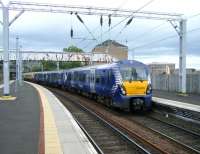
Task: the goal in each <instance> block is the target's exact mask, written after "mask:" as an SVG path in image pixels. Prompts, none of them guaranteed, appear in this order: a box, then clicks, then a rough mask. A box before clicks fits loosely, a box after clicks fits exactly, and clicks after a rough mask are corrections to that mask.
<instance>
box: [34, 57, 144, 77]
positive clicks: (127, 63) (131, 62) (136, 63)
mask: <svg viewBox="0 0 200 154" xmlns="http://www.w3.org/2000/svg"><path fill="white" fill-rule="evenodd" d="M131 65H132V66H136V67H144V68H146V69H148V66H147V65H145V64H144V63H142V62H139V61H136V60H121V61H117V62H113V63H111V64H100V65H92V66H84V67H77V68H72V69H66V70H60V71H45V72H34V73H37V74H43V73H62V72H68V71H72V72H73V71H77V70H79V71H81V70H83V71H84V70H87V69H103V68H111V67H120V66H131Z"/></svg>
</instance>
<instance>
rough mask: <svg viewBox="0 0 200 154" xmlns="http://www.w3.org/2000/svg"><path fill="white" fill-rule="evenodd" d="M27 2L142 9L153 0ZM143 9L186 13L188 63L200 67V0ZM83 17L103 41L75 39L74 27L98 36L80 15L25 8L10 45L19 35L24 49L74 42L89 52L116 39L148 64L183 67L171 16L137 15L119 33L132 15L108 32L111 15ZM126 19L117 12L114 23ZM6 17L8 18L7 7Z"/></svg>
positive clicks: (174, 0) (158, 0)
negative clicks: (158, 18) (160, 18)
mask: <svg viewBox="0 0 200 154" xmlns="http://www.w3.org/2000/svg"><path fill="white" fill-rule="evenodd" d="M1 1H2V2H3V3H7V2H8V1H7V0H1ZM16 1H17V0H16ZM18 1H19V0H18ZM22 2H38V3H52V4H64V5H79V6H92V7H107V8H118V9H130V10H138V9H139V8H141V7H142V6H144V4H146V3H148V2H150V0H140V1H138V0H84V1H83V0H57V1H55V0H22ZM140 11H153V12H167V13H180V14H183V17H184V18H186V19H187V31H188V33H187V51H186V52H187V67H188V68H196V69H200V43H199V40H200V39H199V38H200V0H152V1H151V2H150V3H149V5H147V6H146V7H144V8H142V9H141V10H140ZM17 13H18V12H17V11H10V16H9V17H10V20H12V18H13V17H14V16H15V15H16V14H17ZM194 15H197V16H194ZM80 17H81V18H82V19H83V21H84V23H85V25H86V26H87V28H88V29H89V30H90V31H91V32H92V34H93V35H94V37H95V38H97V41H94V40H78V39H70V29H71V27H72V28H73V31H74V37H75V38H89V39H91V38H92V36H91V35H90V34H89V32H88V31H87V30H86V28H85V27H84V25H82V24H81V23H80V21H79V20H78V19H77V18H76V16H75V15H70V14H58V13H44V12H37V13H36V12H25V13H24V14H22V16H20V17H19V18H18V19H17V20H16V21H15V22H14V23H13V24H12V25H11V26H10V48H11V49H13V48H15V40H16V39H15V38H16V36H17V35H19V37H20V44H21V46H22V50H34V51H62V49H63V48H64V47H68V46H69V45H72V44H73V45H76V46H78V47H79V48H82V49H83V50H84V51H85V52H90V51H91V50H92V49H93V48H94V46H95V45H96V44H98V43H100V42H101V41H105V40H107V39H112V40H116V41H118V42H119V43H122V44H125V45H127V46H128V48H129V57H130V58H133V57H134V59H136V60H139V61H142V62H144V63H151V62H169V63H175V64H176V67H178V56H179V39H178V34H177V32H176V31H175V29H174V28H173V27H172V25H171V24H170V23H169V22H168V21H165V20H150V19H139V18H134V19H133V21H132V22H131V24H130V25H128V26H127V27H126V28H125V29H124V30H123V31H122V32H121V33H119V32H120V31H121V30H122V28H123V27H124V25H125V24H126V22H127V21H128V20H129V19H127V20H125V21H124V22H122V23H121V24H119V25H118V26H117V27H116V28H113V29H112V30H111V31H110V32H107V33H106V31H108V29H109V26H108V17H107V16H104V17H103V26H102V28H101V26H100V16H95V15H81V14H80ZM123 19H124V17H111V27H112V26H113V25H115V24H116V23H118V22H120V21H122V20H123ZM0 20H1V21H2V11H1V12H0ZM177 24H178V23H177ZM101 33H102V38H101ZM171 36H172V37H171ZM0 38H2V26H1V28H0ZM0 48H2V39H0Z"/></svg>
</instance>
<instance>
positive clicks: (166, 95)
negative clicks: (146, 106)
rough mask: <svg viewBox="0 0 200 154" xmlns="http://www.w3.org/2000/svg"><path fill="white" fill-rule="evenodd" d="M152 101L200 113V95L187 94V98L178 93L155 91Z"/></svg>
mask: <svg viewBox="0 0 200 154" xmlns="http://www.w3.org/2000/svg"><path fill="white" fill-rule="evenodd" d="M152 100H153V101H154V102H156V103H162V104H166V105H171V106H175V107H178V108H184V109H188V110H192V111H197V112H200V95H195V94H187V96H182V95H179V94H178V93H176V92H167V91H159V90H153V98H152Z"/></svg>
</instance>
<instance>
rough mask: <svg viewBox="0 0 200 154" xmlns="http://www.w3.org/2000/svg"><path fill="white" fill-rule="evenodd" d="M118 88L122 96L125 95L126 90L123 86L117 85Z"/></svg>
mask: <svg viewBox="0 0 200 154" xmlns="http://www.w3.org/2000/svg"><path fill="white" fill-rule="evenodd" d="M119 88H120V90H121V92H122V94H123V95H126V89H125V87H124V85H119Z"/></svg>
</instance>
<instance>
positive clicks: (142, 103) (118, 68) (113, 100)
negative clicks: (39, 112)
mask: <svg viewBox="0 0 200 154" xmlns="http://www.w3.org/2000/svg"><path fill="white" fill-rule="evenodd" d="M25 78H26V79H27V80H32V81H34V82H36V83H39V84H43V85H48V86H54V87H59V88H63V89H65V90H69V91H75V92H78V93H80V94H83V95H85V96H87V97H90V98H93V99H96V100H97V102H101V103H104V104H106V105H107V106H112V107H117V108H120V109H123V110H127V111H130V110H150V109H151V108H152V88H151V79H150V73H149V70H148V67H147V66H146V65H145V64H143V63H141V62H138V61H135V60H123V61H119V62H114V63H112V64H103V65H96V66H86V67H80V68H73V69H68V70H62V71H53V72H36V73H28V74H26V75H25Z"/></svg>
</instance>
